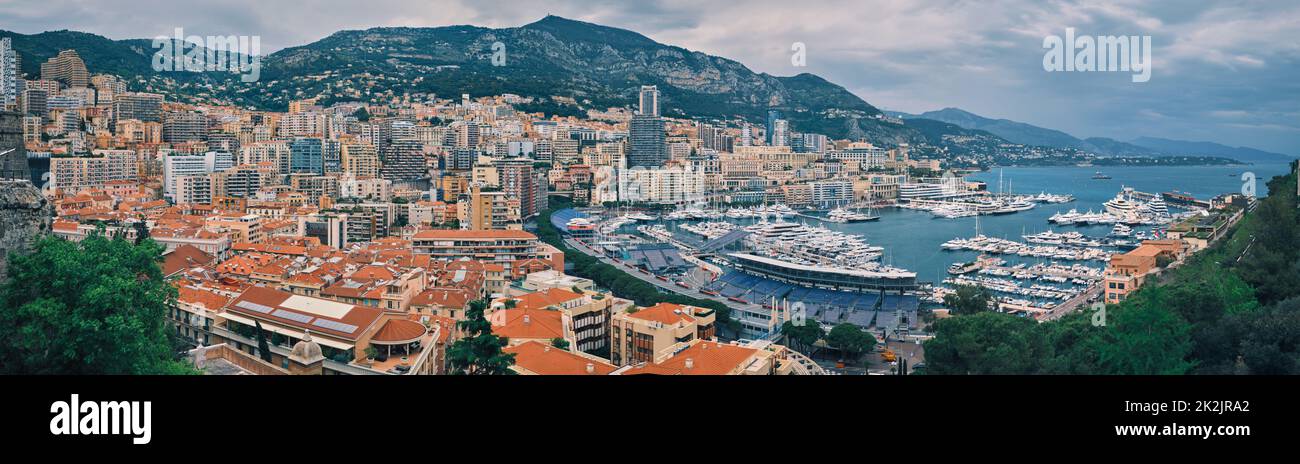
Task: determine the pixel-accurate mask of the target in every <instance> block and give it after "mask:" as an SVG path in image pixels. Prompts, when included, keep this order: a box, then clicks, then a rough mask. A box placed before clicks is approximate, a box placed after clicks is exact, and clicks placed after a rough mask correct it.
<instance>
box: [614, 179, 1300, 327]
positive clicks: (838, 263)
mask: <svg viewBox="0 0 1300 464" xmlns="http://www.w3.org/2000/svg"><path fill="white" fill-rule="evenodd" d="M1166 169H1176V170H1181V171H1187V172H1189V173H1199V175H1192V174H1188V175H1189V176H1191V177H1193V178H1198V179H1202V178H1203V179H1205V183H1204V185H1195V186H1181V185H1172V184H1168V183H1159V182H1151V179H1163V177H1149V176H1150V175H1151V174H1150V173H1149V172H1147V171H1152V170H1151V169H1146V168H1126V169H1124V170H1117V171H1114V172H1113V173H1112V174H1114V177H1115V179H1114V180H1109V181H1098V180H1093V179H1091V178H1090V177H1091V175H1092V173H1093V171H1090V170H1087V169H1086V168H1007V169H1006V170H1005V171H1006V173H1007V174H1012V175H1014V176H1015V177H1016V179H1017V182H1018V183H1019V184H1021V185H1028V186H1029V187H1031V188H1033V191H1040V192H1041V193H1038V194H1034V195H1024V196H1020V197H1019V198H1024V199H1028V198H1027V197H1033V198H1034V199H1033V200H1032V202H1033V203H1035V204H1036V205H1037V206H1038V207H1035V208H1032V209H1028V210H1024V211H1019V212H1017V214H991V213H990V214H979V213H978V212H975V213H968V214H969V215H968V216H963V217H958V218H953V219H952V220H944V221H932V219H931V218H934V217H936V216H935V214H934V213H933V212H931V211H930V210H927V209H922V208H915V207H908V206H909V205H906V204H903V205H899V206H900V207H898V208H884V207H881V206H880V205H876V209H875V210H874V214H872V216H876V217H878V218H879V219H878V220H872V221H866V222H847V223H845V222H834V221H830V220H829V218H828V217H827V216H823V215H825V214H827V213H816V212H812V211H805V210H797V209H795V208H790V207H788V206H785V207H782V206H783V205H769V206H767V207H765V208H764V207H757V208H756V207H747V208H734V209H738V210H748V211H750V213H748V214H746V213H741V212H733V213H732V214H730V215H728V214H727V212H728V211H733V209H707V208H703V207H700V208H683V209H681V210H678V211H674V212H671V213H667V214H662V215H660V217H659V218H658V219H657V220H655V221H648V222H647V221H641V223H639V224H638V222H637V221H636V220H633V219H630V218H627V217H623V216H617V217H615V218H619V217H622V218H623V219H621V220H619V222H620V225H619V227H618V228H617V229H616V230H617V232H615V234H617V233H619V232H622V233H628V232H631V233H637V234H638V235H640V236H642V237H645V238H646V239H650V240H653V241H658V242H664V243H671V244H673V245H674V246H677V247H679V248H681V249H682V253H683V255H695V254H698V255H699V256H700V257H703V258H705V259H706V261H707V262H708V263H709V264H710V266H714V267H717V268H718V269H720V270H721V271H722V272H719V273H717V277H715V278H706V279H704V280H703V281H695V282H691V286H693V287H698V288H699V289H700V291H701V292H704V293H707V292H714V293H717V294H718V295H719V297H722V298H727V299H729V301H734V300H730V299H731V298H734V299H738V300H742V301H745V302H747V303H749V302H754V303H758V304H759V305H760V306H766V307H768V308H772V307H777V306H780V305H783V304H789V303H791V302H794V301H797V299H798V298H805V297H807V295H805V292H806V291H807V290H799V289H801V288H802V289H812V288H816V287H817V283H816V281H817V280H818V279H821V278H822V277H823V276H834V275H836V274H835V272H836V271H841V272H848V273H850V274H851V273H854V272H864V273H868V274H860V275H857V276H855V277H854V278H865V277H863V276H865V275H871V274H869V273H876V274H874V275H873V278H874V277H882V276H886V275H892V277H894V278H899V277H902V278H903V280H904V281H908V280H909V279H910V282H909V283H907V284H905V285H897V286H894V285H889V284H885V283H882V282H888V279H885V280H882V281H869V280H868V282H870V285H873V286H875V287H870V286H867V287H861V288H864V289H865V288H877V290H867V291H866V293H867V294H869V293H871V292H873V291H874V292H879V288H881V287H882V286H883V287H888V288H895V289H908V290H895V292H897V293H894V294H897V295H900V296H905V295H908V294H915V295H917V296H919V297H920V298H921V301H925V302H930V303H931V304H937V303H938V302H939V301H941V298H942V295H943V294H946V293H947V292H950V291H951V288H950V287H951V286H952V285H954V284H959V283H970V282H972V281H971V280H967V279H956V278H955V277H969V278H970V279H977V278H986V279H1000V280H999V281H996V282H997V283H998V288H1000V289H1005V290H1008V291H1005V292H1004V291H998V290H996V289H995V290H994V293H995V295H997V298H998V301H999V305H1000V307H1002V308H1003V310H1006V311H1011V312H1017V313H1021V314H1025V315H1037V316H1040V317H1050V316H1059V315H1060V314H1061V311H1063V310H1066V308H1067V307H1069V306H1072V305H1076V304H1079V303H1082V302H1083V301H1084V300H1085V299H1086V297H1087V296H1088V294H1089V293H1088V292H1095V291H1096V289H1097V288H1098V285H1097V282H1099V280H1100V276H1101V272H1102V269H1103V268H1104V266H1105V265H1106V262H1107V260H1108V259H1109V257H1110V256H1111V255H1112V254H1114V253H1117V252H1122V251H1124V250H1126V249H1129V248H1132V247H1134V246H1136V245H1137V244H1139V243H1140V242H1141V241H1142V240H1146V239H1151V238H1159V237H1161V236H1163V228H1164V226H1165V225H1166V224H1168V222H1169V221H1172V220H1176V219H1177V218H1180V217H1186V216H1187V215H1189V214H1193V213H1191V212H1189V211H1186V210H1182V209H1181V208H1180V209H1175V208H1178V207H1177V206H1175V205H1171V204H1169V203H1168V202H1166V201H1163V200H1164V198H1165V197H1164V195H1161V194H1149V193H1143V190H1146V191H1173V190H1175V189H1178V191H1180V192H1182V191H1184V189H1188V188H1191V187H1195V188H1200V189H1204V190H1205V191H1204V192H1192V193H1189V195H1193V194H1194V195H1199V196H1201V197H1207V198H1208V197H1211V196H1213V195H1212V194H1210V192H1222V191H1232V190H1233V189H1234V188H1236V187H1237V186H1236V185H1235V183H1233V182H1232V181H1235V178H1231V177H1228V176H1226V175H1219V174H1215V172H1217V171H1221V170H1222V169H1225V168H1219V167H1182V168H1166ZM1278 169H1284V167H1278ZM1180 175H1182V174H1180ZM997 176H998V173H997V172H996V171H994V172H983V173H976V174H974V175H972V176H971V177H970V178H969V179H971V180H985V179H986V178H988V177H991V178H992V179H993V180H994V182H996V179H997ZM1144 176H1148V177H1144ZM985 181H986V182H987V180H985ZM1112 182H1113V183H1112ZM1119 182H1124V183H1125V184H1132V185H1133V186H1134V187H1133V188H1128V187H1126V186H1125V185H1121V184H1119ZM1230 184H1231V185H1230ZM993 198H999V197H993ZM1006 198H1010V196H1004V197H1002V198H999V199H1003V200H1005V199H1006ZM1117 198H1118V199H1121V200H1124V201H1114V200H1116V199H1117ZM1155 200H1161V201H1155ZM911 203H912V204H914V206H923V205H926V204H927V203H926V202H925V201H914V202H911ZM940 203H943V202H934V203H930V204H932V205H939V204H940ZM1067 203H1068V204H1069V206H1070V209H1072V210H1074V214H1075V215H1076V216H1084V217H1083V220H1078V219H1077V218H1076V220H1075V221H1069V222H1068V224H1059V226H1061V227H1068V229H1067V230H1060V229H1059V228H1039V227H1041V225H1042V224H1054V221H1052V220H1051V219H1052V217H1053V216H1057V218H1058V219H1059V218H1060V216H1066V215H1067V214H1068V213H1069V211H1053V208H1047V207H1044V206H1045V205H1065V204H1067ZM1107 203H1109V206H1110V208H1109V211H1108V205H1107ZM1126 203H1128V204H1126ZM1152 203H1155V204H1152ZM1162 203H1163V205H1162ZM1162 206H1163V207H1162ZM786 208H789V213H788V214H787V213H786V212H785V210H786ZM763 209H766V212H767V213H768V214H767V215H766V216H764V215H762V214H754V212H756V211H762V210H763ZM931 209H933V208H931ZM1080 210H1082V211H1091V213H1087V212H1085V213H1078V211H1080ZM773 213H776V214H773ZM1115 213H1120V214H1115ZM1089 214H1091V216H1088V215H1089ZM1121 214H1123V215H1129V217H1130V218H1133V217H1136V218H1139V219H1141V218H1142V217H1143V216H1144V215H1145V216H1146V217H1148V218H1157V217H1158V218H1160V220H1159V221H1155V220H1151V221H1143V220H1138V221H1129V222H1133V223H1132V224H1130V223H1126V222H1125V221H1123V220H1120V219H1118V218H1120V217H1121ZM781 216H785V217H781ZM1112 218H1113V219H1114V220H1112ZM968 221H969V222H968ZM977 222H978V229H976V227H977V224H976V223H977ZM1144 222H1145V224H1144ZM597 223H598V224H603V223H602V222H599V221H597ZM634 225H635V227H634ZM640 228H644V230H645V231H646V233H638V230H637V229H640ZM601 229H602V230H605V227H603V226H602V227H601ZM963 230H964V231H967V233H966V234H962V231H963ZM971 230H977V231H976V234H975V235H974V236H971V235H969V231H971ZM814 238H815V239H816V240H813V239H814ZM868 239H870V241H869V242H868ZM625 241H626V239H617V240H611V242H614V243H623V242H625ZM724 242H726V243H729V244H726V245H722V244H723V243H724ZM619 246H621V245H619ZM711 246H716V247H717V248H716V249H713V248H709V247H711ZM705 248H709V249H708V250H705ZM760 258H765V259H760ZM692 259H693V258H692ZM990 259H991V260H990ZM827 272H829V274H823V273H827ZM724 276H731V277H728V280H726V281H725V282H724V281H723V279H722V277H724ZM742 276H744V277H742ZM809 276H817V278H811V277H809ZM670 278H671V277H670ZM672 279H675V278H672ZM752 279H758V280H752ZM733 281H735V282H738V283H739V285H738V284H737V283H734V282H733ZM974 282H981V281H979V280H974ZM1008 284H1012V285H1008ZM1035 286H1037V287H1035ZM742 287H743V288H742ZM1046 287H1052V288H1051V289H1049V288H1046ZM852 288H853V287H852V286H851V285H845V286H842V287H833V288H830V289H827V291H831V292H849V293H852V294H857V295H859V297H857V299H855V298H851V297H849V296H839V297H835V298H832V297H831V296H830V295H822V296H825V297H826V298H827V299H829V300H830V301H836V298H839V300H838V301H844V302H849V303H852V305H851V306H844V307H842V308H840V309H841V311H843V312H842V313H834V312H832V313H825V312H823V313H821V316H819V317H822V318H825V320H826V321H832V320H844V319H843V318H847V317H849V315H856V316H854V317H856V318H858V319H856V320H861V319H862V318H863V317H865V316H862V315H860V314H859V313H860V312H861V311H868V309H867V308H864V307H862V306H860V305H859V303H862V304H867V300H866V299H863V298H865V297H861V295H862V294H863V292H862V291H861V290H853V289H852ZM891 293H892V292H891ZM891 298H892V297H891ZM914 298H915V297H914ZM859 300H861V301H859ZM873 301H875V303H874V304H875V305H876V306H875V307H874V308H873V309H870V311H879V310H880V309H881V306H880V301H879V299H878V298H877V299H876V300H873ZM825 305H826V307H832V306H834V305H833V304H831V303H829V302H827V303H825ZM755 317H758V316H757V315H756V316H755ZM819 320H821V319H819ZM760 322H761V321H760ZM756 324H757V323H756Z"/></svg>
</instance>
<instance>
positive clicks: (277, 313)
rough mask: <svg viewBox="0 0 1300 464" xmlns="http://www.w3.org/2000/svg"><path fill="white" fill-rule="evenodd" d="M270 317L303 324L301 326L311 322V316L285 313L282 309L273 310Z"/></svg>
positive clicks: (291, 312) (290, 312)
mask: <svg viewBox="0 0 1300 464" xmlns="http://www.w3.org/2000/svg"><path fill="white" fill-rule="evenodd" d="M271 315H272V316H275V317H281V318H285V319H288V320H291V321H294V322H299V323H303V324H306V323H307V322H308V321H311V319H312V316H308V315H306V314H300V313H295V312H293V311H285V310H283V309H277V310H275V312H272V313H271Z"/></svg>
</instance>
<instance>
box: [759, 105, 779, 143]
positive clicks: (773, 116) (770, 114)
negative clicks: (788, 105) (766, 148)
mask: <svg viewBox="0 0 1300 464" xmlns="http://www.w3.org/2000/svg"><path fill="white" fill-rule="evenodd" d="M781 117H782V115H781V110H767V126H766V129H767V131H766V132H764V134H763V135H764V137H766V140H767V144H768V145H773V143H772V141H773V140H774V138H773V136H774V135H776V121H777V120H778V119H781Z"/></svg>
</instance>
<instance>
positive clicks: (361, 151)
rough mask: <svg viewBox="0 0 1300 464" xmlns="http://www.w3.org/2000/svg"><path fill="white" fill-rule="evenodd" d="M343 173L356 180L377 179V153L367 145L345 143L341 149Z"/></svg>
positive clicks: (371, 146) (373, 147) (372, 146)
mask: <svg viewBox="0 0 1300 464" xmlns="http://www.w3.org/2000/svg"><path fill="white" fill-rule="evenodd" d="M341 155H342V158H343V160H342V161H343V172H345V173H348V174H351V175H353V176H355V177H357V178H366V177H379V152H377V151H376V150H375V146H374V145H371V144H368V143H346V144H343V148H342V153H341Z"/></svg>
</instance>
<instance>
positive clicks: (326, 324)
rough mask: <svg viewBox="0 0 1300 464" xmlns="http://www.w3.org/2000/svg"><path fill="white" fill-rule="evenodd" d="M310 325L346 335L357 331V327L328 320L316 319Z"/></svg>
mask: <svg viewBox="0 0 1300 464" xmlns="http://www.w3.org/2000/svg"><path fill="white" fill-rule="evenodd" d="M311 325H314V326H317V327H322V328H326V329H330V330H337V331H339V332H347V333H352V332H354V331H356V330H357V326H355V325H352V324H344V323H342V322H336V321H331V320H328V319H316V320H315V321H312V323H311Z"/></svg>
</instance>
